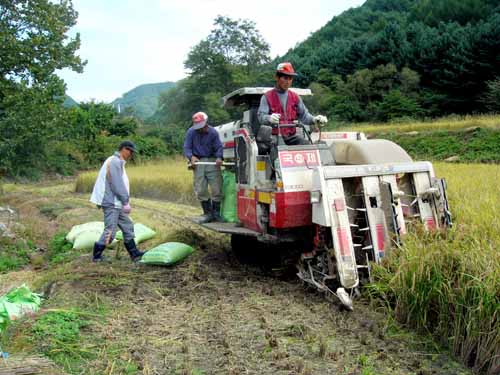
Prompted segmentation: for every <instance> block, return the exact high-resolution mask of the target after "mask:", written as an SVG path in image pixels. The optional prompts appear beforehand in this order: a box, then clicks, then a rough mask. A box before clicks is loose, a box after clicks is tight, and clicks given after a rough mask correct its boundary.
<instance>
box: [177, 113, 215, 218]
mask: <svg viewBox="0 0 500 375" xmlns="http://www.w3.org/2000/svg"><path fill="white" fill-rule="evenodd" d="M192 120H193V125H192V126H191V127H190V128H189V129H188V131H187V133H186V139H185V141H184V155H185V156H186V158H187V159H188V160H189V161H190V162H191V165H192V166H193V167H194V170H193V175H194V176H193V178H194V181H193V186H194V192H195V194H196V198H198V200H199V201H200V203H201V207H202V208H203V216H202V217H201V218H200V220H199V221H200V223H208V222H211V221H222V217H221V215H220V202H221V199H222V175H221V169H220V166H221V165H222V151H223V147H222V142H221V141H220V139H219V134H218V133H217V131H216V130H215V129H214V128H212V127H211V126H209V125H208V116H207V114H206V113H204V112H197V113H195V114H194V115H193V118H192ZM198 162H210V163H213V164H197V163H198ZM209 185H210V189H211V191H212V197H210V193H209V191H208V186H209Z"/></svg>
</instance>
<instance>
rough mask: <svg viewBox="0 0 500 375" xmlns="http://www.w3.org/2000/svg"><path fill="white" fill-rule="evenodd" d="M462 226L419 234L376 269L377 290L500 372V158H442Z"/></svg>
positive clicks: (476, 365) (461, 351)
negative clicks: (485, 161) (480, 160)
mask: <svg viewBox="0 0 500 375" xmlns="http://www.w3.org/2000/svg"><path fill="white" fill-rule="evenodd" d="M435 167H436V174H437V175H438V176H443V177H445V178H446V180H447V182H448V194H449V200H450V205H451V210H452V212H453V215H454V228H453V229H452V230H450V231H449V232H448V233H446V234H426V233H413V234H410V235H409V236H408V237H407V238H406V239H405V244H404V246H403V247H402V248H401V249H397V250H395V251H394V253H393V254H392V256H391V257H389V258H388V259H387V262H386V263H384V264H383V265H382V266H380V267H376V268H375V280H376V281H375V283H374V284H372V285H371V286H369V287H368V289H369V291H371V292H372V293H373V295H374V296H375V297H377V298H378V299H381V300H383V301H385V302H386V303H387V305H389V306H391V308H393V309H394V314H395V316H396V318H397V319H398V321H400V322H402V323H404V324H406V325H407V326H409V327H414V328H416V329H417V330H419V331H421V332H424V333H430V334H431V335H432V336H433V337H434V338H435V339H436V340H437V341H438V342H439V343H440V344H441V345H443V346H445V347H448V348H450V349H451V351H452V352H453V353H454V354H455V356H456V357H457V358H459V359H460V360H461V361H462V362H463V363H464V364H466V365H467V366H470V367H472V368H473V369H474V370H476V371H478V372H485V373H488V374H498V373H499V371H500V321H499V314H500V251H499V249H500V220H499V219H500V215H499V213H498V207H499V204H500V194H499V193H500V190H499V186H498V183H499V181H500V166H499V165H484V164H444V163H436V164H435Z"/></svg>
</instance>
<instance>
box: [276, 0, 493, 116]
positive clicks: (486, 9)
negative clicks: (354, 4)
mask: <svg viewBox="0 0 500 375" xmlns="http://www.w3.org/2000/svg"><path fill="white" fill-rule="evenodd" d="M278 60H280V61H283V60H288V61H291V62H292V63H293V64H294V66H295V68H296V70H297V71H298V72H299V73H300V76H299V77H298V79H297V80H296V82H295V83H296V85H298V86H309V85H314V86H313V88H316V91H318V90H321V91H322V94H323V95H322V98H321V102H318V103H317V107H316V109H317V110H321V111H322V112H323V113H325V114H328V115H330V116H334V117H335V118H338V119H340V120H343V121H349V122H358V121H374V120H376V121H388V120H392V119H394V118H399V117H413V118H418V117H439V116H442V115H445V114H450V113H458V114H465V113H477V112H482V113H484V112H498V110H499V104H498V95H499V92H500V64H499V63H498V62H499V61H500V5H499V3H498V1H497V0H465V1H464V0H436V1H430V0H401V1H400V0H397V1H396V0H367V1H366V2H365V3H364V4H363V5H362V6H360V7H358V8H353V9H350V10H348V11H346V12H344V13H342V14H341V15H339V16H337V17H334V18H333V19H332V20H331V21H330V22H328V23H327V24H326V25H325V26H323V27H322V28H321V29H319V30H318V31H317V32H315V33H313V34H312V35H311V36H310V37H309V38H308V39H307V40H305V41H303V42H302V43H300V44H298V45H297V46H296V47H295V48H293V49H290V50H289V51H288V52H287V53H286V54H285V55H284V56H282V57H280V58H279V59H277V60H276V62H277V61H278Z"/></svg>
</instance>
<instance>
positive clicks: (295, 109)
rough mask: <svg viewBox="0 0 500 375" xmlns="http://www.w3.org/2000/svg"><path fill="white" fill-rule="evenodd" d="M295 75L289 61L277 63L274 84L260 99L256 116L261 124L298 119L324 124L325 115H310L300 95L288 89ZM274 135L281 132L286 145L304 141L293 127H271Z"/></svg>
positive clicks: (289, 122)
mask: <svg viewBox="0 0 500 375" xmlns="http://www.w3.org/2000/svg"><path fill="white" fill-rule="evenodd" d="M296 75H297V73H295V70H294V69H293V66H292V64H291V63H289V62H283V63H280V64H278V67H277V68H276V75H275V79H276V86H275V87H274V89H272V90H269V91H268V92H266V93H265V94H264V95H262V98H261V100H260V105H259V109H258V117H259V122H260V123H261V125H278V124H293V122H294V121H296V120H298V121H300V122H301V123H302V124H304V125H312V124H317V125H320V126H321V125H324V124H326V122H327V121H328V120H327V118H326V117H325V116H322V115H318V116H312V115H311V114H310V113H309V111H308V110H307V108H306V106H305V105H304V103H303V102H302V99H301V98H300V96H298V95H297V94H296V93H294V92H293V91H291V90H289V88H290V87H291V86H292V82H293V78H294V77H295V76H296ZM272 133H273V134H274V135H278V134H281V135H282V136H283V140H284V141H285V143H286V144H287V145H301V144H304V143H305V140H304V138H303V137H302V136H300V135H298V134H297V133H296V128H295V127H282V128H280V129H279V130H278V128H277V127H273V130H272Z"/></svg>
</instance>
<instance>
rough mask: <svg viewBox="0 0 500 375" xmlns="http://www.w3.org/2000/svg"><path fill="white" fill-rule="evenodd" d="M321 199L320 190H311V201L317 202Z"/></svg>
mask: <svg viewBox="0 0 500 375" xmlns="http://www.w3.org/2000/svg"><path fill="white" fill-rule="evenodd" d="M320 201H321V191H319V190H315V191H311V203H319V202H320Z"/></svg>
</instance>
